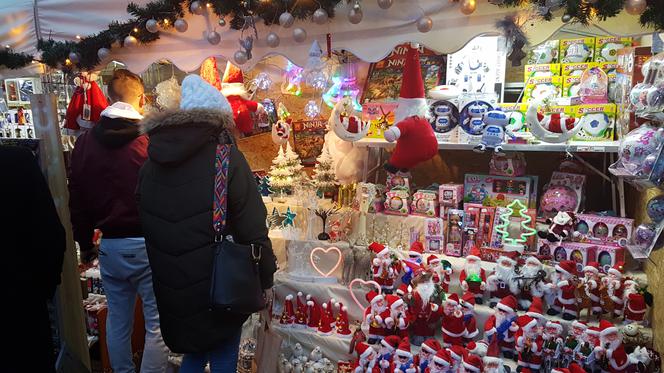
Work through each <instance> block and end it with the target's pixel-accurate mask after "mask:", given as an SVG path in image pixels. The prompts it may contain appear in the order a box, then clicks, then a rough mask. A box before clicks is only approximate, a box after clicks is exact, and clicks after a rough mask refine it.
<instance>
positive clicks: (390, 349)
mask: <svg viewBox="0 0 664 373" xmlns="http://www.w3.org/2000/svg"><path fill="white" fill-rule="evenodd" d="M400 343H401V338H399V336H398V335H388V336H387V337H385V338H383V340H381V341H380V349H379V350H378V366H379V367H380V371H381V373H388V372H390V367H391V366H392V361H393V359H394V351H396V349H397V347H399V344H400Z"/></svg>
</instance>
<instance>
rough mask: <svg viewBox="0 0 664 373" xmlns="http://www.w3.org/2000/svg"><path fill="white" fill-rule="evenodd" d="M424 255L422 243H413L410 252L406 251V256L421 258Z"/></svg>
mask: <svg viewBox="0 0 664 373" xmlns="http://www.w3.org/2000/svg"><path fill="white" fill-rule="evenodd" d="M422 254H424V245H422V242H420V241H415V242H413V243H412V244H411V245H410V250H409V251H408V256H416V257H421V256H422Z"/></svg>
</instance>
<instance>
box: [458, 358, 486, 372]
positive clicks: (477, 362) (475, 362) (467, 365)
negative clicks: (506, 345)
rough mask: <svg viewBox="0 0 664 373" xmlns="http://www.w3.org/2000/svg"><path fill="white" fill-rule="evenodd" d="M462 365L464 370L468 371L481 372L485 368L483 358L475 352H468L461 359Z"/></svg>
mask: <svg viewBox="0 0 664 373" xmlns="http://www.w3.org/2000/svg"><path fill="white" fill-rule="evenodd" d="M461 365H462V366H463V369H464V372H468V373H480V372H482V370H483V366H482V359H481V358H480V357H479V356H477V355H473V354H467V355H466V356H464V357H463V358H462V359H461Z"/></svg>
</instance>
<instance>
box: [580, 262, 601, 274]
mask: <svg viewBox="0 0 664 373" xmlns="http://www.w3.org/2000/svg"><path fill="white" fill-rule="evenodd" d="M583 272H594V273H596V274H597V273H599V263H597V262H588V264H587V265H586V266H585V267H583Z"/></svg>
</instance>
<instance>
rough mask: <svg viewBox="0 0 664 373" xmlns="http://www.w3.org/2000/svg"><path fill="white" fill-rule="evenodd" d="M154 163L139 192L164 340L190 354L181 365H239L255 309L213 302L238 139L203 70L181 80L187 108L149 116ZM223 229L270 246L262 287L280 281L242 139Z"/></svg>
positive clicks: (186, 368)
mask: <svg viewBox="0 0 664 373" xmlns="http://www.w3.org/2000/svg"><path fill="white" fill-rule="evenodd" d="M142 125H143V128H144V130H145V131H146V132H147V134H148V135H149V136H150V145H149V148H148V157H149V159H148V161H147V162H146V163H145V165H144V167H143V169H142V170H141V173H140V180H139V187H138V197H139V208H140V214H141V220H142V223H143V229H144V234H145V241H146V245H147V250H148V256H149V258H150V265H151V267H152V276H153V282H154V291H155V295H156V298H157V306H158V308H159V316H160V321H161V329H162V334H163V337H164V341H165V342H166V344H167V345H168V347H170V349H171V350H172V351H174V352H179V353H185V357H184V359H183V365H182V368H181V370H180V372H181V373H189V372H203V367H204V366H205V364H206V363H207V362H208V361H209V362H210V365H211V369H212V372H234V371H235V364H236V361H237V355H238V345H239V340H240V333H241V327H242V324H243V323H244V321H245V320H246V319H247V317H248V316H249V315H239V314H232V313H226V312H223V311H218V310H214V311H213V310H210V306H209V294H210V281H211V273H212V263H213V256H214V230H213V228H212V205H213V195H214V176H215V168H214V158H215V148H216V145H217V144H218V143H220V142H221V143H234V139H233V135H232V133H231V130H232V127H233V115H232V111H231V108H230V105H229V104H228V101H227V100H226V98H225V97H224V96H223V95H222V94H221V93H220V92H219V91H218V90H216V89H215V88H214V87H212V86H211V85H209V84H208V83H206V82H205V81H203V80H202V79H201V78H200V77H198V76H197V75H190V76H188V77H187V78H185V80H184V81H183V82H182V98H181V103H180V110H177V111H168V112H163V113H158V114H155V115H152V116H150V117H148V118H146V119H145V120H144V121H143V123H142ZM227 190H228V213H227V224H226V230H225V232H224V236H226V235H232V236H233V239H234V241H235V242H237V243H240V244H257V245H260V246H261V247H262V248H263V251H262V257H261V263H260V276H261V281H262V286H263V289H269V288H271V287H272V280H273V274H274V272H275V270H276V261H275V257H274V254H273V252H272V245H271V243H270V239H269V238H268V229H267V227H266V223H265V221H266V215H267V213H266V209H265V205H264V204H263V201H262V199H261V196H260V194H259V193H258V189H257V186H256V181H255V178H254V176H253V174H252V172H251V169H250V168H249V164H248V163H247V161H246V159H245V158H244V156H243V155H242V153H241V152H240V151H239V150H238V149H237V148H236V147H235V146H233V148H232V150H231V153H230V162H229V169H228V188H227Z"/></svg>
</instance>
